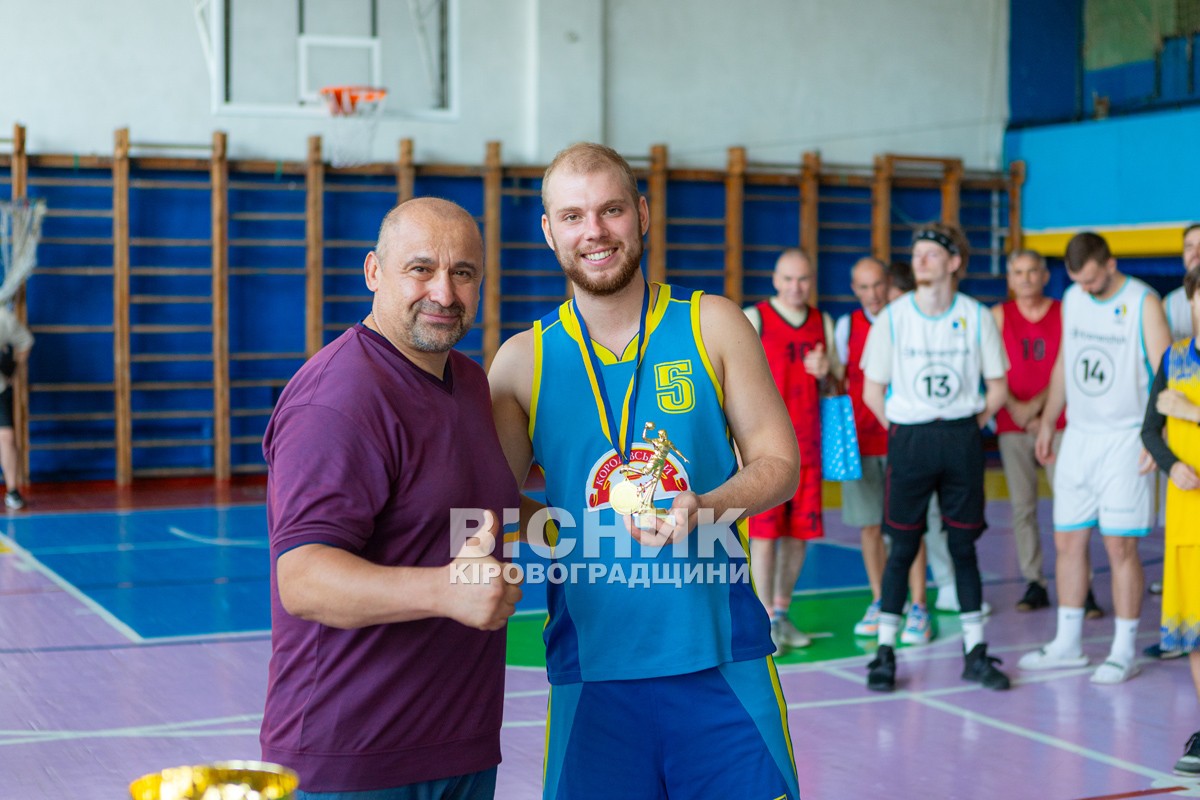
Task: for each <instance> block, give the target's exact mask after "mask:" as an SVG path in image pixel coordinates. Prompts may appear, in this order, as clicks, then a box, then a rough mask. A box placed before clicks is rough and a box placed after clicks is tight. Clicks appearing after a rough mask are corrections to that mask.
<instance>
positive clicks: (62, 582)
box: [0, 534, 146, 644]
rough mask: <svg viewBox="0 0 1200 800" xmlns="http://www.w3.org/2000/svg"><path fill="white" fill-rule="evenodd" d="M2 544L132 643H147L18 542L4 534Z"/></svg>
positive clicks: (0, 536) (0, 538)
mask: <svg viewBox="0 0 1200 800" xmlns="http://www.w3.org/2000/svg"><path fill="white" fill-rule="evenodd" d="M0 543H3V544H4V545H5V546H7V547H8V548H9V549H10V550H12V551H13V552H14V553H15V554H17V555H18V556H19V557H20V558H22V559H23V560H24V561H25V562H26V563H27V564H30V565H32V566H33V568H34V569H35V570H37V571H38V572H40V573H41V574H42V575H43V576H45V577H46V578H48V579H49V580H50V581H51V582H52V583H54V584H55V585H56V586H58V588H60V589H62V590H63V591H64V592H66V593H67V594H69V595H71V597H74V598H75V599H76V600H78V601H79V602H80V603H82V604H83V605H85V606H87V607H88V608H89V609H91V611H92V613H94V614H95V615H96V616H98V617H100V619H102V620H104V621H105V622H107V623H108V624H109V625H111V626H112V627H113V628H114V629H115V630H116V631H117V632H119V633H120V634H121V635H122V636H124V637H125V638H126V639H128V640H129V641H131V642H137V643H139V644H141V643H143V642H145V641H146V640H145V639H144V638H143V637H142V636H141V634H139V633H138V632H137V631H135V630H134V629H133V628H131V627H129V626H128V625H126V624H125V623H124V622H122V621H121V620H120V619H118V618H117V617H116V615H114V614H113V613H112V612H110V611H108V610H107V609H105V608H104V606H102V605H100V604H99V603H97V602H96V601H95V600H93V599H92V598H91V597H88V595H86V594H84V593H83V592H81V591H79V589H76V588H75V586H74V584H72V583H71V582H70V581H68V580H66V579H64V578H63V577H62V576H61V575H59V574H58V573H57V572H55V571H54V570H52V569H50V568H49V567H47V566H46V565H45V564H43V563H42V562H41V561H38V560H37V559H36V558H34V556H33V554H32V553H30V552H29V551H28V550H26V549H25V548H24V547H21V546H20V545H18V544H17V543H16V541H14V540H12V539H10V538H8V537H7V536H5V535H4V534H0Z"/></svg>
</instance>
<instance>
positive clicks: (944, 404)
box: [863, 294, 1006, 425]
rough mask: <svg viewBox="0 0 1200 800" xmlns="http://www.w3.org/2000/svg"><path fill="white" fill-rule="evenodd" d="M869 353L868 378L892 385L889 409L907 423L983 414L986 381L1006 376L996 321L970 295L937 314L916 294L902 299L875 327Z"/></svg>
mask: <svg viewBox="0 0 1200 800" xmlns="http://www.w3.org/2000/svg"><path fill="white" fill-rule="evenodd" d="M881 323H882V324H881ZM889 334H890V335H889ZM871 339H877V340H878V341H877V342H872V341H871ZM872 345H875V347H874V351H875V352H874V353H872V352H870V351H871V350H872V349H873V348H872ZM889 350H890V352H889ZM867 351H868V352H867V353H865V354H864V357H863V365H864V367H865V368H866V372H867V377H869V378H870V379H871V380H873V381H875V382H877V383H886V384H889V388H888V394H887V399H886V401H885V406H884V409H885V411H886V413H887V418H888V420H889V421H890V422H895V423H898V424H901V425H919V424H922V423H925V422H932V421H934V420H937V419H962V418H964V417H970V416H974V415H975V414H978V413H979V412H980V411H983V409H984V405H985V403H984V393H983V384H982V379H983V378H984V377H987V378H1002V377H1004V373H1005V368H1006V363H1005V356H1004V349H1003V345H1002V344H1001V340H1000V336H999V333H998V332H997V330H996V322H995V320H994V319H993V318H992V315H991V313H990V312H989V311H988V310H987V309H986V308H984V307H983V305H982V304H980V303H979V302H978V301H976V300H973V299H972V298H970V297H967V296H966V295H964V294H956V295H955V296H954V302H952V303H951V304H950V308H949V309H947V310H946V311H945V312H944V313H943V314H941V315H939V316H937V317H930V316H926V315H925V314H924V313H923V312H922V311H921V309H920V308H919V307H918V306H917V303H916V300H915V297H914V296H913V295H912V294H908V295H905V296H904V297H901V298H899V299H898V300H897V301H896V302H894V303H892V304H891V305H889V306H888V307H887V309H886V311H885V312H884V313H883V314H881V315H880V318H879V320H878V321H877V322H876V324H875V325H872V326H871V334H870V338H869V339H868V342H867ZM885 354H886V355H887V356H889V357H888V360H887V361H884V360H883V358H881V356H884V355H885Z"/></svg>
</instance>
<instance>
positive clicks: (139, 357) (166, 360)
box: [129, 353, 213, 364]
mask: <svg viewBox="0 0 1200 800" xmlns="http://www.w3.org/2000/svg"><path fill="white" fill-rule="evenodd" d="M129 360H130V361H131V362H133V363H135V364H173V363H176V362H178V363H181V364H182V363H184V362H197V361H201V362H203V361H212V360H213V355H212V353H135V354H133V355H131V356H130V357H129Z"/></svg>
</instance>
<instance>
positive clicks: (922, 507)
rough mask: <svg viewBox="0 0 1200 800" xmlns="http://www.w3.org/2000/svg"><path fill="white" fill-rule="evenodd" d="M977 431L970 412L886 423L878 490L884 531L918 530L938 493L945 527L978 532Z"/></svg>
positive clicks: (979, 436) (979, 435) (980, 527)
mask: <svg viewBox="0 0 1200 800" xmlns="http://www.w3.org/2000/svg"><path fill="white" fill-rule="evenodd" d="M983 466H984V462H983V433H982V431H980V429H979V423H978V422H976V421H975V418H974V417H966V418H963V419H955V420H938V421H936V422H927V423H925V424H923V425H892V426H891V428H890V430H889V431H888V460H887V475H886V478H885V480H886V489H885V492H884V496H885V500H884V513H883V525H884V530H885V531H886V532H888V533H918V534H920V533H924V532H925V527H926V526H925V514H926V512H927V510H928V508H929V498H930V496H931V495H932V494H933V493H934V492H937V493H938V502H939V503H940V504H941V507H942V519H943V520H944V522H945V525H946V527H947V529H950V530H954V529H957V530H965V531H971V532H973V533H975V534H976V535H979V534H980V533H983V529H984V527H986V526H985V524H984V520H983V505H984V493H983Z"/></svg>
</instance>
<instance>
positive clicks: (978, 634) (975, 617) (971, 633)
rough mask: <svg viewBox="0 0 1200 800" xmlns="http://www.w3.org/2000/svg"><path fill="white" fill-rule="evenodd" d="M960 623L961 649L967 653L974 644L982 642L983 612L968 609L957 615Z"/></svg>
mask: <svg viewBox="0 0 1200 800" xmlns="http://www.w3.org/2000/svg"><path fill="white" fill-rule="evenodd" d="M958 619H959V621H960V622H961V623H962V631H963V650H964V651H965V652H967V653H969V652H971V651H972V650H974V649H975V645H977V644H982V643H983V614H981V613H980V612H978V611H968V612H966V613H963V614H959V615H958Z"/></svg>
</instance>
